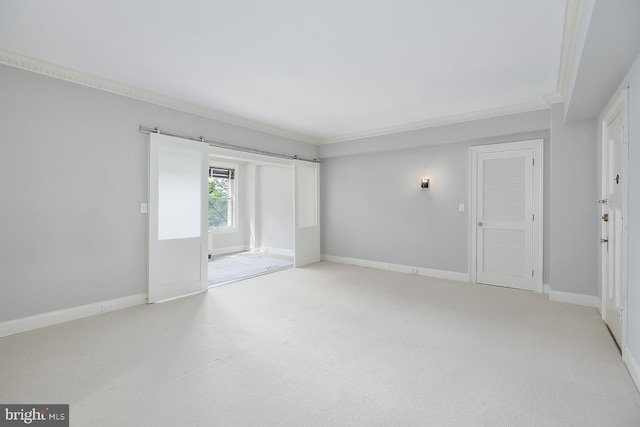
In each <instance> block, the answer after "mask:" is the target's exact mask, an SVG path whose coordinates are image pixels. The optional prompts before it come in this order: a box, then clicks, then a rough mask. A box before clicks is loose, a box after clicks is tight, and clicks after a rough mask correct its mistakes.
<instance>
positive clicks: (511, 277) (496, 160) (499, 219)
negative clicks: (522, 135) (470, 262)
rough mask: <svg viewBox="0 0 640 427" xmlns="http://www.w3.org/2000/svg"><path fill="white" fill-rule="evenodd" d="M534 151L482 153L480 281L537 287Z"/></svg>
mask: <svg viewBox="0 0 640 427" xmlns="http://www.w3.org/2000/svg"><path fill="white" fill-rule="evenodd" d="M532 159H533V150H532V149H523V150H512V151H502V152H491V153H480V154H478V156H477V200H476V203H477V207H476V220H477V228H476V233H477V237H476V244H477V248H476V256H477V270H476V281H477V282H478V283H485V284H491V285H500V286H508V287H512V288H518V289H529V290H534V289H535V286H534V280H533V274H532V272H533V173H532Z"/></svg>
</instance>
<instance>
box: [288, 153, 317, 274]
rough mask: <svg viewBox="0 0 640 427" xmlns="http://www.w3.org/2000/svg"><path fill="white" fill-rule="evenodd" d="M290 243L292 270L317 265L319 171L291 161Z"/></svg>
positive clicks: (313, 164)
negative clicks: (291, 225) (291, 221)
mask: <svg viewBox="0 0 640 427" xmlns="http://www.w3.org/2000/svg"><path fill="white" fill-rule="evenodd" d="M293 198H294V200H293V206H294V212H293V223H294V225H293V239H294V258H293V264H294V266H295V267H301V266H303V265H307V264H312V263H314V262H319V261H320V168H319V164H318V163H312V162H306V161H302V160H294V161H293Z"/></svg>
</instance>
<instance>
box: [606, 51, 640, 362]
mask: <svg viewBox="0 0 640 427" xmlns="http://www.w3.org/2000/svg"><path fill="white" fill-rule="evenodd" d="M625 87H629V171H628V172H629V176H628V186H629V217H628V221H627V225H628V227H629V270H628V290H627V338H628V342H627V346H628V347H629V351H631V353H632V355H633V358H634V359H635V360H636V362H640V263H638V260H640V56H638V58H637V59H636V61H635V63H634V64H633V66H632V67H631V68H630V69H629V72H628V74H627V75H626V77H625V78H624V79H623V80H622V82H621V83H620V85H619V87H618V89H617V90H616V91H615V92H614V94H613V95H612V96H611V100H610V101H609V104H608V105H607V107H606V108H605V110H603V114H604V112H605V111H606V109H607V108H608V107H609V106H610V105H611V104H612V103H613V102H615V101H616V100H617V98H618V95H619V94H620V91H621V90H622V89H623V88H625ZM602 119H603V115H600V117H599V118H598V123H600V124H601V123H602ZM600 127H601V126H600ZM599 129H600V128H599ZM598 134H599V133H598ZM600 286H601V285H600Z"/></svg>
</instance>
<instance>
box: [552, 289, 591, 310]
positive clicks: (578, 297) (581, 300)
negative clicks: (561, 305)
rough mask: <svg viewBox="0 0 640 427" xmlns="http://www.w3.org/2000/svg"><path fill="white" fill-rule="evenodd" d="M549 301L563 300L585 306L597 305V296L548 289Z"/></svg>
mask: <svg viewBox="0 0 640 427" xmlns="http://www.w3.org/2000/svg"><path fill="white" fill-rule="evenodd" d="M549 301H555V302H565V303H568V304H575V305H584V306H586V307H596V308H597V307H598V305H599V301H598V297H596V296H593V295H584V294H574V293H571V292H562V291H552V290H549Z"/></svg>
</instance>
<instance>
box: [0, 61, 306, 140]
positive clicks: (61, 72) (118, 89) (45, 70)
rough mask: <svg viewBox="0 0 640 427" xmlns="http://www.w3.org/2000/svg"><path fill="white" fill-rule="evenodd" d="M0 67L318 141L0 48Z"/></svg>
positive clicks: (273, 132)
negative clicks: (7, 67)
mask: <svg viewBox="0 0 640 427" xmlns="http://www.w3.org/2000/svg"><path fill="white" fill-rule="evenodd" d="M0 64H4V65H8V66H10V67H14V68H20V69H22V70H26V71H31V72H34V73H37V74H42V75H45V76H48V77H53V78H56V79H60V80H64V81H67V82H71V83H76V84H79V85H82V86H87V87H90V88H93V89H98V90H101V91H104V92H110V93H114V94H116V95H121V96H126V97H128V98H133V99H137V100H139V101H143V102H148V103H150V104H155V105H159V106H162V107H167V108H171V109H173V110H178V111H183V112H185V113H190V114H195V115H197V116H202V117H206V118H209V119H213V120H217V121H220V122H224V123H228V124H232V125H236V126H241V127H244V128H248V129H252V130H256V131H260V132H265V133H269V134H272V135H277V136H281V137H284V138H289V139H293V140H295V141H299V142H305V143H308V144H317V143H318V140H317V139H315V138H311V137H309V136H307V135H302V134H299V133H296V132H291V131H288V130H286V129H281V128H277V127H274V126H269V125H266V124H264V123H260V122H256V121H253V120H249V119H245V118H242V117H238V116H234V115H231V114H226V113H222V112H220V111H217V110H214V109H211V108H207V107H203V106H201V105H197V104H192V103H189V102H185V101H181V100H179V99H175V98H171V97H168V96H164V95H160V94H158V93H155V92H151V91H147V90H144V89H140V88H137V87H133V86H128V85H125V84H122V83H118V82H115V81H112V80H108V79H105V78H102V77H98V76H95V75H92V74H89V73H83V72H80V71H76V70H73V69H71V68H67V67H63V66H60V65H56V64H52V63H49V62H45V61H41V60H39V59H35V58H31V57H28V56H24V55H20V54H18V53H15V52H10V51H7V50H3V49H0Z"/></svg>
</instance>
